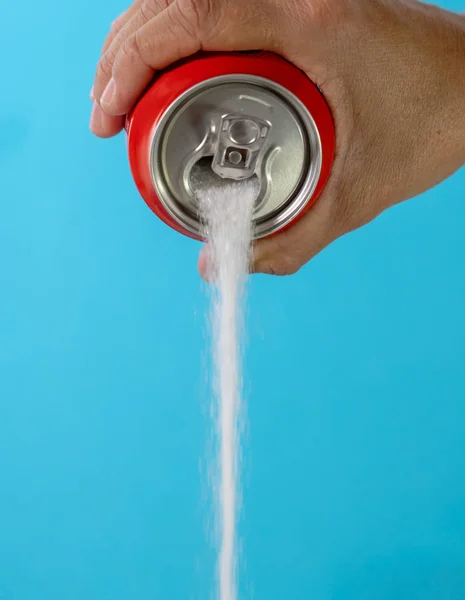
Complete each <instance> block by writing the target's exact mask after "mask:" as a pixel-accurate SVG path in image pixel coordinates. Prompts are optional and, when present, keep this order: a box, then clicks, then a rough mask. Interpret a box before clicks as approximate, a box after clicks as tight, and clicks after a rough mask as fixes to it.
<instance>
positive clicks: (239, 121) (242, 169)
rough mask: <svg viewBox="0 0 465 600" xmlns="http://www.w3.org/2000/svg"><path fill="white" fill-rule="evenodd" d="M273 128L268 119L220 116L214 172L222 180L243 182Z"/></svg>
mask: <svg viewBox="0 0 465 600" xmlns="http://www.w3.org/2000/svg"><path fill="white" fill-rule="evenodd" d="M215 129H216V128H215ZM270 129H271V123H269V122H268V121H263V120H261V119H257V118H254V117H250V116H248V115H225V116H224V117H221V121H220V123H219V126H218V132H217V134H216V142H215V141H214V142H213V143H214V145H215V146H216V149H215V154H214V156H213V160H212V165H211V167H212V169H213V171H214V172H215V173H216V174H217V175H219V176H220V177H222V178H223V179H234V180H236V181H240V180H242V179H249V177H252V175H254V173H255V169H256V168H257V162H258V159H259V158H260V154H261V152H262V150H263V149H264V147H265V142H266V139H267V137H268V134H269V133H270Z"/></svg>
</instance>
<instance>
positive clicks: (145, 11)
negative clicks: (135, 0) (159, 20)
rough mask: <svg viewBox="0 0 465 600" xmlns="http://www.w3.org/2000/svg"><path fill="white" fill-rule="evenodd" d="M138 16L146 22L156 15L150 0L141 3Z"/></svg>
mask: <svg viewBox="0 0 465 600" xmlns="http://www.w3.org/2000/svg"><path fill="white" fill-rule="evenodd" d="M139 10H140V14H141V15H142V18H143V19H144V20H145V21H146V22H148V21H150V20H151V19H153V17H155V16H156V15H157V11H156V10H155V8H154V6H153V2H151V1H150V0H147V1H146V2H142V4H141V6H140V9H139Z"/></svg>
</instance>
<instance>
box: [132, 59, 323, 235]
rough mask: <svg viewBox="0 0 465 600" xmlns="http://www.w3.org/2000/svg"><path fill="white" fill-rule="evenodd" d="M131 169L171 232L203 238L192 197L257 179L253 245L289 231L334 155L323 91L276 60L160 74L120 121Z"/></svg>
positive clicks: (200, 64) (197, 64) (191, 65)
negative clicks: (205, 189)
mask: <svg viewBox="0 0 465 600" xmlns="http://www.w3.org/2000/svg"><path fill="white" fill-rule="evenodd" d="M127 132H128V137H129V158H130V163H131V170H132V173H133V176H134V179H135V182H136V184H137V187H138V188H139V191H140V192H141V194H142V196H143V197H144V199H145V200H146V202H147V203H148V204H149V206H150V207H151V208H152V210H154V212H155V213H156V214H157V215H158V216H159V217H160V218H161V219H162V220H164V221H165V222H166V223H167V224H169V225H170V226H171V227H173V228H174V229H176V230H178V231H180V232H182V233H184V234H186V235H190V236H191V237H194V238H197V239H201V238H202V231H203V227H202V224H201V222H200V219H199V211H198V202H197V197H196V193H197V191H198V190H199V188H202V187H205V186H206V185H210V184H211V185H219V186H221V185H224V184H225V182H226V183H227V181H228V179H236V180H240V179H248V178H255V179H256V180H257V181H258V184H259V185H258V188H259V195H258V198H257V201H256V205H255V210H254V214H253V220H254V237H255V239H257V238H261V237H265V236H268V235H271V234H273V233H275V232H277V231H279V230H281V229H283V228H286V227H288V226H290V225H291V224H292V223H293V222H294V221H295V220H296V219H297V218H298V217H300V216H301V214H303V212H305V211H306V210H307V209H308V208H309V207H310V206H311V205H312V204H313V203H314V202H315V201H316V199H317V197H318V195H319V193H320V192H321V190H322V188H323V187H324V185H325V183H326V181H327V179H328V177H329V172H330V169H331V164H332V160H333V156H334V125H333V122H332V118H331V113H330V111H329V108H328V107H327V105H326V103H325V101H324V99H323V97H322V95H321V92H320V91H319V90H318V88H317V87H316V86H315V85H314V84H312V82H311V81H310V80H309V79H308V78H307V77H306V76H305V75H304V74H303V73H302V72H301V71H299V69H297V68H296V67H295V66H293V65H291V64H290V63H288V62H287V61H285V60H284V59H281V58H279V57H277V56H275V55H272V54H267V53H261V54H259V55H256V56H241V55H240V56H237V55H234V56H228V55H213V56H212V55H209V56H201V57H199V58H195V59H193V60H192V61H188V62H187V63H184V64H181V65H180V66H175V67H174V68H173V69H170V70H169V71H168V72H166V73H164V74H162V75H161V76H160V77H159V78H158V80H157V82H156V83H155V85H154V86H153V87H152V88H151V89H150V90H149V92H148V93H147V94H146V95H145V96H144V97H143V98H142V100H141V101H140V102H139V104H138V105H137V106H136V108H135V110H134V112H133V113H132V114H131V115H130V116H129V117H128V122H127Z"/></svg>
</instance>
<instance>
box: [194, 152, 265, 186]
mask: <svg viewBox="0 0 465 600" xmlns="http://www.w3.org/2000/svg"><path fill="white" fill-rule="evenodd" d="M231 158H232V157H231ZM241 159H242V157H241V156H239V162H240V160H241ZM212 162H213V156H203V157H202V158H201V159H200V160H198V161H197V162H196V163H195V165H194V166H193V167H192V169H191V172H190V176H189V187H190V189H191V191H192V193H193V194H194V195H196V194H197V192H199V191H200V190H204V189H205V188H208V187H216V188H221V187H226V186H228V185H231V183H235V181H236V180H234V179H229V178H226V177H221V176H220V175H217V174H216V173H215V171H214V170H213V168H212ZM248 180H249V181H254V182H256V185H257V189H258V187H259V179H258V177H257V175H255V174H254V175H252V176H251V177H249V178H248Z"/></svg>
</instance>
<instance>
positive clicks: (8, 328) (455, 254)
mask: <svg viewBox="0 0 465 600" xmlns="http://www.w3.org/2000/svg"><path fill="white" fill-rule="evenodd" d="M124 8H125V2H124V1H123V0H114V1H113V2H110V1H109V0H105V1H103V2H95V1H93V0H92V1H91V0H81V1H80V2H68V3H63V2H58V1H57V0H43V1H42V2H32V0H24V1H23V2H16V3H15V2H8V3H7V2H3V3H2V6H1V8H0V21H1V23H2V35H1V37H0V55H1V56H2V57H3V58H2V61H1V62H2V86H1V91H2V93H1V94H0V199H1V203H0V256H1V259H0V599H1V600H42V599H43V600H82V599H83V598H86V600H128V599H142V598H144V599H149V598H156V599H163V600H165V599H170V600H186V599H192V600H206V599H208V598H210V591H211V583H212V568H213V558H214V555H213V553H212V549H211V547H210V545H209V540H208V536H207V535H206V532H205V530H206V527H205V522H206V519H207V516H208V512H209V507H208V504H206V501H205V492H206V491H207V486H206V483H205V482H206V475H205V468H204V467H205V461H204V458H205V456H207V448H208V439H209V431H210V423H209V419H208V403H209V397H208V396H209V390H208V385H207V383H206V377H205V365H206V364H207V363H208V352H207V348H206V344H205V337H204V329H205V327H204V315H205V311H206V308H207V295H206V293H205V290H204V289H203V287H202V285H201V283H200V280H199V278H198V275H197V273H196V268H195V264H196V258H197V252H198V246H197V244H196V243H194V242H191V241H189V240H186V239H183V238H182V237H181V236H179V235H177V234H175V233H173V232H171V230H169V229H168V228H167V227H165V226H164V225H162V224H161V223H160V222H159V221H158V220H157V219H156V218H155V217H154V216H153V215H152V214H151V213H150V211H149V210H148V209H147V208H146V206H145V204H144V203H143V201H142V200H141V199H140V198H139V196H138V194H137V192H136V190H135V188H134V185H133V183H132V180H131V177H130V174H129V171H128V167H127V160H126V156H125V144H124V140H123V139H122V138H121V137H120V138H118V139H115V140H112V141H109V142H102V141H99V140H97V139H94V138H93V137H92V136H91V134H90V133H89V131H88V118H89V111H90V102H89V100H88V94H89V90H90V86H91V83H92V79H93V69H94V65H95V63H96V61H97V58H98V54H99V51H100V45H101V42H102V39H103V36H104V34H105V33H106V31H107V28H108V25H109V22H110V21H111V20H112V19H113V18H115V17H116V16H117V15H118V14H119V12H121V11H122V10H123V9H124ZM449 8H455V9H457V10H458V9H459V8H462V9H463V4H462V3H460V2H455V5H454V3H453V2H450V3H449ZM464 186H465V172H463V171H462V172H461V173H459V174H457V175H456V176H454V177H453V178H452V179H450V180H449V181H447V182H446V183H444V184H443V185H441V186H440V187H438V188H436V189H435V190H433V191H431V192H430V193H428V194H426V195H424V196H423V197H421V198H419V199H416V200H414V201H411V202H410V203H406V204H404V205H402V206H399V207H398V208H395V209H393V210H391V211H390V212H388V213H386V214H385V215H384V216H382V217H381V218H380V219H378V220H377V221H376V222H375V223H373V224H372V225H370V226H369V227H366V228H365V229H363V230H362V231H359V232H358V233H356V234H353V235H350V236H348V237H346V238H345V239H342V240H340V241H339V242H337V243H336V244H334V245H333V246H332V247H331V248H329V249H328V250H327V251H325V252H324V253H323V254H322V255H321V256H319V257H318V258H317V259H316V260H314V261H313V262H312V263H311V264H310V265H309V266H307V268H305V269H304V270H303V271H302V272H301V273H299V274H298V275H296V276H294V277H292V278H288V279H273V278H266V277H257V278H255V279H254V280H253V282H252V284H251V287H250V301H249V317H248V320H249V348H248V353H247V370H246V371H247V372H246V385H247V392H248V421H249V426H248V431H247V441H246V444H245V448H244V458H245V473H244V513H243V520H242V523H241V536H242V540H243V550H244V556H245V560H244V563H245V564H244V566H243V569H242V584H241V589H242V592H243V595H242V598H252V597H253V598H257V599H259V600H261V599H267V600H284V599H288V598H289V599H292V600H304V599H305V600H306V599H309V598H311V599H312V600H391V599H394V598H395V599H397V600H403V599H405V600H446V599H447V600H463V599H464V598H465V451H464V446H465V441H464V440H465V372H464V367H463V364H464V356H465V311H464V301H465V270H464V266H463V265H464V260H465V235H464V231H465V204H464V201H463V195H464V193H463V190H464Z"/></svg>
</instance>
